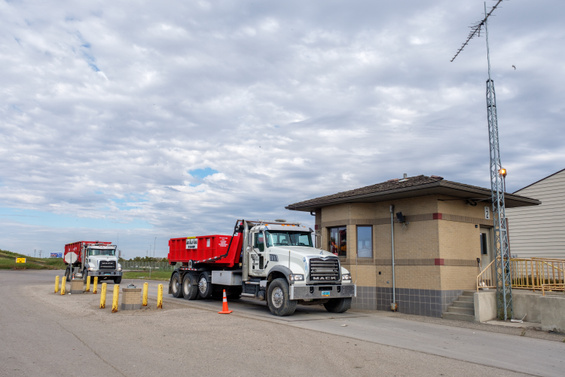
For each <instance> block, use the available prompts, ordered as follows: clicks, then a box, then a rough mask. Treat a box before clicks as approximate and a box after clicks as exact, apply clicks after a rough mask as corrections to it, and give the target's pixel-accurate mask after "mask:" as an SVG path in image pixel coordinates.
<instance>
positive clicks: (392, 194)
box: [286, 175, 540, 211]
mask: <svg viewBox="0 0 565 377" xmlns="http://www.w3.org/2000/svg"><path fill="white" fill-rule="evenodd" d="M424 195H446V196H451V197H455V198H460V199H464V200H472V201H475V202H479V201H485V202H490V199H491V192H490V189H485V188H482V187H478V186H472V185H466V184H463V183H457V182H452V181H447V180H444V179H443V178H442V177H438V176H435V175H432V176H430V177H428V176H425V175H418V176H415V177H406V178H401V179H391V180H388V181H386V182H382V183H377V184H375V185H371V186H365V187H361V188H358V189H354V190H349V191H343V192H338V193H337V194H332V195H326V196H321V197H319V198H314V199H309V200H305V201H302V202H298V203H294V204H290V205H288V206H287V207H286V208H287V209H290V210H296V211H315V210H317V209H319V208H322V207H326V206H329V205H334V204H342V203H360V202H361V203H363V202H380V201H387V200H394V199H401V198H409V197H418V196H424ZM504 197H505V202H506V207H509V208H510V207H519V206H527V205H537V204H540V202H539V201H538V200H536V199H531V198H526V197H524V196H519V195H513V194H508V193H505V195H504Z"/></svg>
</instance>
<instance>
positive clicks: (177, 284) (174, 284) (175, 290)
mask: <svg viewBox="0 0 565 377" xmlns="http://www.w3.org/2000/svg"><path fill="white" fill-rule="evenodd" d="M181 284H182V282H181V280H180V274H179V272H178V271H175V272H173V275H172V276H171V281H170V283H169V290H170V292H171V294H172V295H173V297H175V298H179V297H182V289H181Z"/></svg>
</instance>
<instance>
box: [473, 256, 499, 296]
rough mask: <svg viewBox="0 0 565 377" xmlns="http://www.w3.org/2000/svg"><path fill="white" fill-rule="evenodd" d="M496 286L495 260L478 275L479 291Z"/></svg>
mask: <svg viewBox="0 0 565 377" xmlns="http://www.w3.org/2000/svg"><path fill="white" fill-rule="evenodd" d="M489 288H496V271H495V266H494V260H492V262H490V263H489V264H488V266H486V267H485V268H484V269H483V270H482V271H481V272H480V273H479V274H478V275H477V291H478V290H479V289H489Z"/></svg>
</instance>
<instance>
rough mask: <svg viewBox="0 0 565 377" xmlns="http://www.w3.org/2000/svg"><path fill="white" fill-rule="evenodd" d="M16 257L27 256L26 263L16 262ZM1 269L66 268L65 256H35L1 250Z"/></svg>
mask: <svg viewBox="0 0 565 377" xmlns="http://www.w3.org/2000/svg"><path fill="white" fill-rule="evenodd" d="M16 258H25V259H26V262H25V263H16ZM0 269H1V270H64V269H65V262H63V258H34V257H28V256H27V255H23V254H18V253H13V252H11V251H7V250H0Z"/></svg>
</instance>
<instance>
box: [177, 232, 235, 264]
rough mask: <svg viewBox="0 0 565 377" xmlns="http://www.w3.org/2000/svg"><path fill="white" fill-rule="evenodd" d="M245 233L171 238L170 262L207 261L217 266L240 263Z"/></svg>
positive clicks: (194, 262) (193, 262)
mask: <svg viewBox="0 0 565 377" xmlns="http://www.w3.org/2000/svg"><path fill="white" fill-rule="evenodd" d="M242 243H243V234H241V233H239V234H237V235H235V236H233V237H232V236H224V235H210V236H198V237H181V238H171V239H170V240H169V255H168V259H169V264H176V263H181V264H184V265H190V262H192V263H191V264H192V265H195V264H200V263H207V264H213V265H214V266H217V267H234V266H237V265H238V264H239V259H240V256H241V246H242Z"/></svg>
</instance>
